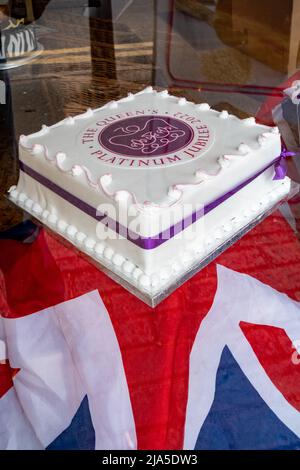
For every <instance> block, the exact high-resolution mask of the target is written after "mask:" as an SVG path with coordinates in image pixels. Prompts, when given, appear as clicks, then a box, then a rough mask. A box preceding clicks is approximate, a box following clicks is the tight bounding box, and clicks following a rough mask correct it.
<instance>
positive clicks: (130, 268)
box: [122, 261, 135, 274]
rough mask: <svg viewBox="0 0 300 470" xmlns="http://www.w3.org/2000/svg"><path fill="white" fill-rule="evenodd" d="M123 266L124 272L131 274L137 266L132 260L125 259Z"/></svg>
mask: <svg viewBox="0 0 300 470" xmlns="http://www.w3.org/2000/svg"><path fill="white" fill-rule="evenodd" d="M122 268H123V271H124V273H127V274H131V273H132V272H133V270H134V268H135V265H134V264H133V263H132V262H131V261H125V263H124V264H123V266H122Z"/></svg>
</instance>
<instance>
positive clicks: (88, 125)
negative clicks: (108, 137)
mask: <svg viewBox="0 0 300 470" xmlns="http://www.w3.org/2000/svg"><path fill="white" fill-rule="evenodd" d="M115 103H116V104H117V106H118V108H119V109H118V111H116V112H114V111H113V109H114V105H113V106H111V105H112V103H110V104H108V105H106V106H104V107H102V108H99V109H98V110H94V111H87V112H86V113H83V114H82V115H80V116H76V117H74V118H66V119H64V120H63V121H61V122H60V123H57V124H56V125H54V126H51V127H49V128H47V129H46V128H42V130H41V131H39V132H37V133H36V134H33V135H31V136H27V137H25V136H22V137H21V138H20V159H21V160H22V162H23V163H24V164H26V165H27V166H29V167H31V168H32V169H34V170H36V171H37V172H38V173H40V174H41V175H42V176H44V177H46V178H48V179H49V180H50V181H53V182H54V183H55V184H56V185H58V186H59V187H61V188H63V189H65V190H66V191H67V192H68V193H70V194H71V195H74V196H75V197H76V198H78V199H79V200H82V201H84V202H85V203H86V204H87V205H88V206H90V207H92V208H94V209H95V210H96V209H97V208H98V206H99V205H101V204H106V203H107V202H108V201H109V202H110V203H111V204H112V206H113V208H115V209H116V213H118V209H120V210H123V209H124V207H126V206H128V207H129V208H131V207H132V206H133V205H136V208H137V209H138V222H139V223H138V224H137V225H136V226H137V228H136V229H134V230H136V231H137V233H138V235H139V236H141V237H149V236H151V237H152V236H156V235H157V233H159V231H162V230H166V229H168V228H169V227H170V224H171V225H172V224H173V223H176V222H178V220H177V219H176V217H177V216H176V210H177V209H178V207H179V208H184V207H185V205H188V204H190V205H193V204H194V205H195V204H201V205H205V204H208V203H210V202H211V201H214V200H215V199H217V198H219V197H220V196H222V195H223V194H224V193H225V192H227V191H228V190H230V189H231V188H234V187H236V186H237V185H238V184H239V183H240V182H241V181H245V180H247V178H249V177H250V176H253V175H254V174H255V173H256V172H258V171H260V170H261V169H262V168H263V167H267V165H268V164H269V163H270V162H272V161H273V160H274V158H276V157H277V156H278V155H279V153H280V146H281V143H280V135H279V134H278V129H276V128H269V127H267V126H261V125H257V124H256V123H255V119H253V118H249V119H246V120H239V119H238V118H236V117H234V116H231V115H230V116H229V115H228V113H227V112H226V111H225V112H224V111H223V112H221V113H218V112H216V111H213V110H210V108H209V105H207V104H206V103H202V104H199V105H194V104H193V103H190V102H188V101H187V100H186V99H185V98H179V99H178V98H176V97H174V96H170V95H169V94H168V92H167V91H166V90H165V91H164V92H159V93H157V92H156V91H154V90H153V89H152V88H151V87H150V88H149V87H148V88H147V89H145V90H142V91H141V92H139V93H137V94H136V95H130V96H129V97H127V98H125V99H122V100H119V101H118V102H115ZM139 109H158V110H159V111H161V112H164V113H166V115H168V116H171V115H175V114H176V116H177V118H178V119H179V120H181V121H182V122H184V123H186V124H188V123H191V120H193V119H195V120H198V123H199V120H200V122H201V125H202V123H203V124H205V125H206V128H205V127H204V134H205V132H207V129H208V130H209V133H210V136H211V140H210V141H209V142H210V144H209V145H207V148H204V149H202V148H201V146H199V150H195V151H194V152H195V153H193V152H192V150H191V149H193V148H194V147H193V145H194V143H193V144H191V145H190V146H189V147H188V148H187V151H188V152H191V153H192V156H191V158H190V159H187V160H184V161H183V162H179V163H177V162H175V164H174V165H173V164H172V165H169V166H160V165H159V163H160V157H157V162H158V166H157V167H151V168H150V167H149V168H147V166H145V167H143V166H141V167H139V168H138V167H136V168H134V167H132V168H130V167H126V168H125V167H123V166H122V165H121V164H120V165H119V166H116V165H115V164H113V163H111V162H105V161H104V160H103V158H104V159H105V158H106V157H103V155H102V154H101V153H99V152H101V150H98V149H97V148H96V153H94V149H92V150H91V151H90V153H88V152H87V150H86V148H87V147H88V145H89V138H90V137H89V132H90V133H91V135H93V129H95V128H97V126H96V123H97V122H98V123H99V122H104V121H105V119H112V120H113V119H114V117H115V116H116V114H117V113H119V115H120V116H121V115H122V113H126V112H128V113H134V112H135V110H139ZM122 116H123V115H122ZM226 118H229V119H226ZM109 122H114V121H109ZM75 124H76V125H75ZM188 125H190V124H188ZM103 128H106V127H103ZM88 129H89V130H90V131H87V130H88ZM193 129H194V132H195V129H196V128H195V126H194V127H193ZM131 131H132V128H131V129H129V132H131ZM84 132H86V134H87V135H86V137H85V138H86V139H87V142H88V143H87V144H86V146H85V147H84V146H83V144H82V136H83V135H85V134H84ZM97 136H98V134H97ZM219 136H221V137H222V138H221V139H220V138H219ZM97 138H98V137H97ZM76 139H77V140H76ZM93 142H94V141H93ZM138 144H140V143H139V142H138ZM258 144H259V145H258ZM262 145H263V147H262ZM97 152H98V153H97ZM174 154H175V152H174ZM108 155H109V156H110V159H111V160H112V159H113V158H117V156H116V155H117V154H112V155H110V154H109V152H108ZM180 155H182V154H180ZM169 157H170V158H171V157H174V155H173V154H171V153H170V155H169ZM118 158H119V157H118ZM151 158H153V157H151V155H147V156H146V157H145V159H148V160H150V159H151ZM134 161H136V159H135V160H134ZM273 175H274V170H273V168H270V169H269V170H266V172H265V174H263V175H262V176H261V177H259V178H258V179H257V180H254V181H253V183H251V184H249V186H248V187H246V188H244V189H243V190H241V191H240V192H238V193H237V194H235V195H234V196H232V197H231V198H230V199H229V200H227V201H226V202H224V203H222V204H220V205H219V206H218V207H217V208H215V209H214V210H213V211H211V212H209V213H208V214H206V215H205V216H204V219H205V231H203V230H202V228H201V227H202V225H201V220H199V222H197V223H195V224H193V225H192V226H191V227H189V228H187V229H185V231H184V232H183V233H182V238H180V237H179V238H178V239H177V238H176V239H175V238H171V239H170V240H167V241H165V242H164V243H163V244H162V245H161V246H159V247H157V248H155V249H153V250H145V249H143V248H141V247H139V246H138V245H136V244H134V243H132V242H131V241H129V240H126V239H122V240H118V239H115V240H114V239H110V238H108V239H105V240H104V239H103V241H101V242H97V243H96V241H95V240H94V237H95V233H96V225H97V223H98V222H97V220H96V219H95V218H93V217H90V216H89V215H87V214H85V213H84V212H82V211H81V210H80V209H79V208H76V207H75V206H74V205H72V204H70V203H68V202H66V201H63V198H62V197H61V196H59V195H56V194H54V193H53V192H51V190H50V189H47V188H46V187H45V186H43V185H42V184H40V183H38V182H36V181H35V180H34V179H32V178H31V177H29V176H27V175H26V174H25V173H24V172H21V174H20V180H19V183H18V186H17V188H14V189H12V190H11V197H12V198H15V199H17V200H18V201H19V203H20V204H24V205H25V204H26V202H27V200H29V201H32V203H31V202H28V203H27V205H28V207H30V210H29V211H32V212H35V210H34V208H35V207H36V205H38V206H39V207H40V210H41V214H38V212H36V215H39V218H40V219H43V220H45V223H46V224H49V225H50V226H51V220H53V219H52V216H54V215H55V217H58V218H57V220H56V222H55V223H56V229H57V230H58V231H59V232H60V233H65V236H66V237H68V238H69V239H71V241H72V243H73V244H74V245H76V246H79V247H82V249H83V250H84V251H86V252H88V253H90V255H91V256H93V257H95V258H96V259H97V260H99V261H102V260H104V264H105V265H108V266H114V267H115V269H116V271H118V272H119V273H123V274H122V275H123V276H125V277H126V279H127V280H128V281H129V282H131V281H132V282H137V283H138V285H139V286H140V288H145V289H151V288H153V289H158V288H160V285H161V284H164V285H165V284H166V283H168V282H171V280H172V279H173V278H176V277H178V276H179V275H181V274H182V272H183V271H184V270H186V269H190V266H192V265H193V263H194V262H195V260H198V261H199V260H200V259H202V258H203V257H205V256H207V254H208V253H209V252H210V251H211V250H212V249H213V248H214V247H215V246H217V245H218V244H221V243H223V240H226V239H228V238H229V237H231V236H232V233H233V232H234V231H235V230H237V228H238V227H241V226H243V225H245V223H247V222H248V221H249V220H251V219H253V218H254V217H255V216H256V214H257V213H258V212H259V211H262V210H263V209H264V208H266V207H268V205H270V204H271V201H272V200H273V201H275V200H278V198H280V197H282V196H283V195H284V194H285V193H287V192H288V189H289V180H288V179H286V183H285V182H284V183H283V184H281V182H279V181H273V180H272V178H273ZM251 188H252V189H251ZM263 198H264V199H263ZM33 201H34V202H33ZM125 203H126V205H125ZM42 207H47V208H51V215H50V211H48V209H45V210H43V209H42ZM197 208H198V206H197ZM53 211H54V212H53ZM174 216H175V220H173V219H172V217H174ZM170 220H172V222H170ZM158 221H160V222H161V225H160V224H158V223H157V222H158ZM52 224H53V222H52ZM125 226H126V222H125ZM158 226H159V229H157V227H158ZM52 228H53V226H52ZM194 228H196V231H197V233H196V235H195V239H193V241H192V242H191V241H190V240H189V239H188V237H187V236H186V233H192V229H194Z"/></svg>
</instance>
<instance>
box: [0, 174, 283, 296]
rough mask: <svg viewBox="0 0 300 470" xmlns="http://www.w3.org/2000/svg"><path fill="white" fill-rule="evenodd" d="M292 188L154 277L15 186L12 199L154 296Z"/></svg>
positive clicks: (270, 198) (220, 230) (266, 198)
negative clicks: (43, 206) (44, 207)
mask: <svg viewBox="0 0 300 470" xmlns="http://www.w3.org/2000/svg"><path fill="white" fill-rule="evenodd" d="M289 188H290V179H289V178H285V179H284V180H283V181H282V184H280V185H279V186H278V187H277V188H274V189H273V190H272V191H270V192H269V193H267V194H266V195H264V196H263V197H262V198H261V199H260V200H259V202H255V203H254V204H253V205H252V206H251V208H250V209H247V210H244V211H243V212H242V213H240V214H238V215H235V216H231V217H230V219H229V220H228V222H225V223H223V224H222V225H220V226H219V227H215V228H214V231H213V233H211V234H209V235H208V236H207V237H206V242H205V246H204V247H203V246H200V244H199V246H196V243H195V241H193V243H192V248H191V249H190V250H185V251H184V252H183V253H181V254H180V256H178V257H177V258H176V259H175V260H174V261H173V262H172V264H169V265H165V266H163V267H162V268H161V269H160V270H159V272H157V273H153V274H151V275H150V276H149V275H148V274H146V273H145V272H144V271H143V270H142V269H141V268H140V267H139V266H137V265H136V264H134V263H133V262H132V261H130V259H128V258H126V257H124V256H123V255H121V254H119V253H117V252H115V251H114V250H113V249H112V248H111V247H109V246H107V244H106V243H105V241H99V242H97V240H95V239H93V238H91V237H88V236H87V235H86V234H85V233H84V232H82V231H79V230H78V229H77V227H75V226H74V225H73V224H69V223H68V222H67V221H65V220H62V219H59V217H58V216H57V215H56V214H53V213H51V212H50V211H49V210H48V209H43V208H42V206H41V205H40V204H39V203H38V202H36V201H33V200H32V199H30V198H28V197H27V195H26V194H25V193H24V192H19V191H18V190H17V187H16V186H12V187H11V188H10V189H9V191H8V192H9V198H10V199H11V200H12V201H13V202H14V203H15V204H17V205H18V206H20V207H21V208H23V209H25V210H26V211H27V212H29V213H30V214H31V215H32V216H33V217H35V218H37V219H38V220H40V221H41V222H43V223H44V224H45V225H47V226H48V227H49V228H50V229H52V230H54V231H56V232H57V233H59V234H60V235H61V236H62V237H64V238H65V239H67V240H68V241H69V242H71V243H72V244H73V245H74V246H75V247H76V248H78V249H80V251H83V252H84V253H86V254H87V255H89V256H91V257H92V258H93V259H94V260H96V261H97V262H99V263H100V264H103V265H104V266H105V267H107V268H108V269H110V270H112V271H114V272H116V273H117V274H118V275H119V276H120V277H122V278H123V279H125V280H126V281H128V282H130V283H131V284H133V285H135V286H136V287H137V288H139V289H140V290H142V291H145V292H146V293H148V294H152V295H153V294H156V293H157V292H158V291H159V290H160V289H165V288H166V287H167V286H168V285H170V284H171V282H175V281H176V280H177V279H178V278H179V277H180V276H181V275H182V274H184V273H185V272H188V271H189V270H191V269H193V267H194V266H195V265H196V264H198V263H199V262H200V261H201V260H203V259H205V258H206V257H207V256H208V255H209V254H211V253H212V252H213V251H214V250H216V249H217V248H218V247H220V246H221V245H222V244H223V243H225V242H226V241H227V240H228V239H229V238H231V237H232V236H233V235H234V234H235V233H236V232H238V230H240V229H242V228H243V227H244V226H246V225H247V223H249V222H250V221H251V220H253V219H254V218H255V217H256V216H258V215H259V214H261V213H262V212H264V211H265V210H267V209H268V208H269V207H271V206H272V205H273V204H275V203H276V201H277V202H278V201H280V200H281V199H282V198H283V196H284V195H285V194H288V190H289Z"/></svg>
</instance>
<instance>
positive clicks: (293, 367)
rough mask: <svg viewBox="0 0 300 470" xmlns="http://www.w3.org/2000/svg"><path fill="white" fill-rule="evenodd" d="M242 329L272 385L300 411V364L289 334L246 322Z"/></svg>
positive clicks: (274, 328) (278, 329) (241, 324)
mask: <svg viewBox="0 0 300 470" xmlns="http://www.w3.org/2000/svg"><path fill="white" fill-rule="evenodd" d="M240 327H241V329H242V331H243V333H244V335H245V336H246V338H247V340H248V341H249V343H250V345H251V347H252V349H253V351H254V352H255V354H256V356H257V358H258V360H259V362H260V363H261V365H262V367H263V368H264V369H265V371H266V373H267V374H268V376H269V378H270V379H271V381H272V382H273V384H274V385H275V386H276V387H277V388H278V390H279V391H280V392H281V393H282V395H283V396H284V397H285V399H286V400H287V401H288V402H289V403H290V404H291V405H292V406H293V407H294V408H296V409H297V410H298V411H300V363H299V361H298V355H297V353H296V351H295V348H294V346H293V343H292V342H291V340H290V338H289V337H288V336H287V334H286V332H285V331H284V330H283V329H281V328H277V327H274V326H266V325H253V324H251V323H246V322H241V323H240Z"/></svg>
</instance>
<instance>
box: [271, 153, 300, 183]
mask: <svg viewBox="0 0 300 470" xmlns="http://www.w3.org/2000/svg"><path fill="white" fill-rule="evenodd" d="M296 155H297V154H296V153H295V152H289V151H288V150H287V149H286V147H283V148H282V150H281V154H280V155H279V157H278V159H277V160H276V162H275V166H274V170H275V175H274V178H273V180H283V179H284V178H285V177H286V174H287V164H286V158H287V157H295V156H296Z"/></svg>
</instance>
